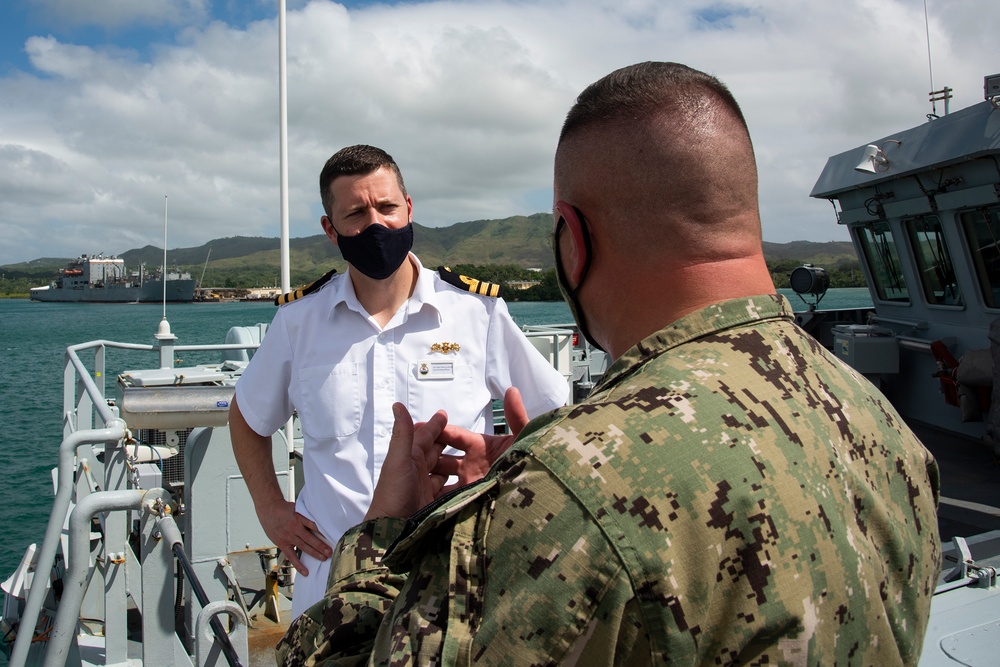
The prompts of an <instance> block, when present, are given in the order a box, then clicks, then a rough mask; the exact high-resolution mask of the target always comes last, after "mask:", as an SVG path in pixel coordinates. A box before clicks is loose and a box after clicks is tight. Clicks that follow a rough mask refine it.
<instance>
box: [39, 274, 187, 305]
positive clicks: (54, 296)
mask: <svg viewBox="0 0 1000 667" xmlns="http://www.w3.org/2000/svg"><path fill="white" fill-rule="evenodd" d="M194 290H195V281H194V280H193V279H191V280H168V281H167V291H166V300H167V301H168V302H169V303H188V302H191V301H194ZM31 300H32V301H51V302H61V303H161V302H162V301H163V300H164V293H163V283H162V282H161V281H159V280H149V281H146V282H145V283H143V284H142V285H135V286H118V285H112V286H107V287H80V288H69V289H67V288H61V287H49V288H36V289H33V290H31Z"/></svg>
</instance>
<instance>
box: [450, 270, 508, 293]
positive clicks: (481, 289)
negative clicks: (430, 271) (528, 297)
mask: <svg viewBox="0 0 1000 667" xmlns="http://www.w3.org/2000/svg"><path fill="white" fill-rule="evenodd" d="M438 275H440V276H441V280H443V281H445V282H446V283H448V284H449V285H454V286H455V287H457V288H458V289H460V290H462V291H463V292H472V293H473V294H480V295H482V296H492V297H499V296H501V289H500V285H498V284H496V283H490V282H486V281H485V280H476V279H475V278H470V277H469V276H462V275H459V274H457V273H455V272H453V271H452V270H451V269H449V268H448V267H447V266H439V267H438Z"/></svg>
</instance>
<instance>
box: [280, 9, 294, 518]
mask: <svg viewBox="0 0 1000 667" xmlns="http://www.w3.org/2000/svg"><path fill="white" fill-rule="evenodd" d="M286 60H287V53H286V49H285V0H278V151H279V160H278V162H279V172H280V174H281V176H280V178H281V185H280V188H279V189H280V191H281V197H280V208H281V246H280V249H279V253H280V255H281V291H282V293H286V292H289V291H291V289H292V278H291V267H290V265H289V251H288V86H287V85H286V83H285V61H286ZM294 437H295V430H294V428H293V425H292V420H291V418H289V420H288V422H286V423H285V447H286V448H287V450H288V454H289V456H291V455H292V454H293V453H294V451H295V441H294ZM286 497H287V498H288V499H289V500H292V501H294V500H295V475H289V476H288V492H287V495H286Z"/></svg>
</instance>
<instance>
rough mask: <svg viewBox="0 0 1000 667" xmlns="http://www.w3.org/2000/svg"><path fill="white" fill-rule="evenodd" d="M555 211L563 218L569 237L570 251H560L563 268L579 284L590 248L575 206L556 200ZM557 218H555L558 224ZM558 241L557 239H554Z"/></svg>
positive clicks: (571, 279)
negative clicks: (565, 252) (566, 252)
mask: <svg viewBox="0 0 1000 667" xmlns="http://www.w3.org/2000/svg"><path fill="white" fill-rule="evenodd" d="M555 209H556V213H557V214H558V215H559V217H561V218H562V219H563V220H565V227H566V230H567V232H568V234H569V238H570V251H569V253H568V254H564V253H560V255H561V256H562V260H563V270H564V271H566V277H567V278H569V280H570V281H571V282H572V283H573V285H579V284H580V280H581V279H582V278H583V272H584V270H585V269H586V267H587V259H588V256H589V253H590V248H589V247H588V244H587V242H586V240H585V239H584V236H583V226H582V224H581V222H580V216H579V214H578V213H577V210H576V207H575V206H573V205H572V204H568V203H566V202H564V201H561V200H560V201H557V202H556V205H555ZM558 222H559V218H556V224H557V225H558ZM555 243H559V239H555Z"/></svg>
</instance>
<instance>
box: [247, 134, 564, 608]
mask: <svg viewBox="0 0 1000 667" xmlns="http://www.w3.org/2000/svg"><path fill="white" fill-rule="evenodd" d="M320 192H321V195H322V198H323V208H324V210H325V211H326V215H324V216H323V217H322V219H321V222H322V225H323V229H324V231H325V232H326V234H327V236H328V237H329V238H330V240H331V241H332V242H333V244H334V245H336V246H338V247H339V248H340V250H341V253H342V254H343V256H344V259H345V260H346V261H347V262H348V265H349V268H348V271H347V273H345V274H341V275H334V274H333V272H331V273H330V274H327V275H326V276H324V277H323V279H321V280H320V281H317V283H314V284H313V285H311V286H310V287H309V288H306V289H305V290H302V291H299V292H297V293H292V294H291V295H285V297H282V298H281V299H279V301H282V302H285V305H282V306H281V308H280V309H279V311H278V313H277V314H276V315H275V318H274V321H273V322H272V323H271V325H270V327H269V328H268V331H267V335H266V336H265V337H264V340H263V342H262V344H261V346H260V348H259V349H258V350H257V352H256V353H255V354H254V356H253V359H252V360H251V362H250V364H249V365H248V366H247V368H246V370H245V372H244V373H243V376H242V377H241V378H240V380H239V382H238V383H237V385H236V397H235V399H234V401H233V405H232V408H231V410H230V431H231V434H232V440H233V449H234V451H235V453H236V458H237V461H238V462H239V465H240V470H241V471H242V472H243V476H244V479H245V480H246V483H247V486H248V487H249V489H250V493H251V495H252V497H253V500H254V506H255V509H256V511H257V516H258V518H259V519H260V522H261V526H262V527H263V528H264V531H265V532H266V533H267V535H268V536H269V537H270V539H271V540H273V541H274V543H275V545H276V546H278V547H279V548H280V549H281V550H282V552H283V553H285V554H286V555H287V556H288V558H289V560H290V562H291V563H292V564H293V565H294V566H295V568H296V570H297V571H298V573H299V574H298V576H297V578H296V582H295V591H294V595H293V598H292V615H293V617H297V616H298V615H299V614H301V613H302V612H303V611H304V610H306V609H307V608H308V607H310V606H311V605H312V604H313V603H315V602H317V601H319V600H320V599H321V598H322V597H323V594H324V593H325V591H326V579H327V572H328V569H329V560H328V558H329V556H330V554H331V552H332V549H331V546H332V545H334V544H336V542H337V540H339V539H340V537H341V535H342V534H343V533H344V532H345V531H346V530H347V529H348V528H350V527H351V526H353V525H355V524H357V523H358V522H360V521H361V519H362V518H363V517H364V514H365V512H366V511H367V509H368V506H369V503H370V501H371V497H372V492H373V490H374V488H375V484H376V483H377V482H378V478H379V471H380V468H381V466H382V461H383V459H384V457H385V454H386V451H387V449H388V446H389V436H390V435H391V433H392V425H393V415H392V404H393V403H394V402H397V401H398V402H402V403H404V404H405V405H406V406H407V408H408V409H409V411H410V414H411V415H413V418H414V419H415V420H427V419H429V418H430V417H431V415H433V414H434V412H435V411H437V410H439V409H444V410H445V411H446V412H447V414H448V421H449V423H453V424H457V425H459V426H463V427H465V428H467V429H470V430H472V431H477V432H484V431H485V432H490V431H491V430H492V401H493V400H494V399H501V398H503V396H504V393H505V391H506V390H507V389H508V388H509V387H511V386H514V387H517V388H518V389H520V391H521V395H522V398H523V401H524V406H525V409H526V411H527V413H528V416H529V417H534V416H536V415H539V414H541V413H543V412H546V411H548V410H551V409H554V408H556V407H559V406H561V405H564V404H565V403H566V401H567V399H568V397H569V385H568V383H567V380H566V378H564V377H563V376H562V374H560V373H559V372H558V371H556V370H555V369H554V368H553V367H552V366H551V365H550V364H549V363H548V361H547V360H546V359H545V358H544V357H543V356H542V355H541V354H540V353H539V352H538V351H537V350H536V349H535V348H534V347H533V346H532V345H531V343H530V342H529V341H528V340H527V339H526V338H525V336H524V334H523V333H521V331H520V329H519V328H518V326H517V325H516V324H515V323H514V321H513V320H512V319H511V317H510V314H509V313H508V311H507V306H506V305H505V304H504V302H503V301H502V300H501V299H499V298H496V294H497V292H498V289H497V288H496V286H495V285H490V284H489V283H479V282H478V281H474V280H469V279H464V278H462V277H459V276H456V275H454V274H451V273H450V272H448V271H446V270H439V271H436V272H435V271H429V270H427V269H424V268H423V266H422V265H421V264H420V262H419V260H418V259H417V258H416V256H414V255H412V254H410V252H409V250H410V248H411V246H412V242H413V225H412V212H413V204H412V202H411V200H410V197H409V196H408V195H407V194H406V189H405V186H404V184H403V179H402V176H401V175H400V172H399V168H398V166H397V165H396V163H395V161H394V160H393V159H392V157H390V156H389V155H388V154H387V153H385V152H384V151H382V150H381V149H378V148H374V147H372V146H363V145H362V146H351V147H348V148H345V149H343V150H341V151H339V152H337V153H336V154H335V155H334V156H333V157H331V158H330V160H328V161H327V164H326V166H325V167H324V169H323V171H322V173H321V174H320ZM293 410H295V411H297V412H298V414H299V418H300V423H301V426H302V435H303V440H304V453H303V475H304V479H305V484H304V487H303V489H302V492H301V493H300V495H299V497H298V498H297V500H296V502H295V503H294V504H293V503H291V502H289V501H287V500H286V499H285V496H284V493H283V491H282V489H281V488H280V486H279V484H278V480H277V477H276V475H275V472H274V468H273V464H272V459H271V434H272V433H274V432H275V431H277V430H278V429H279V428H281V427H282V426H283V425H284V424H285V423H286V422H287V421H288V419H289V417H290V416H291V414H292V411H293ZM296 549H299V550H301V557H299V556H298V555H297V554H296V551H295V550H296Z"/></svg>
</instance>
